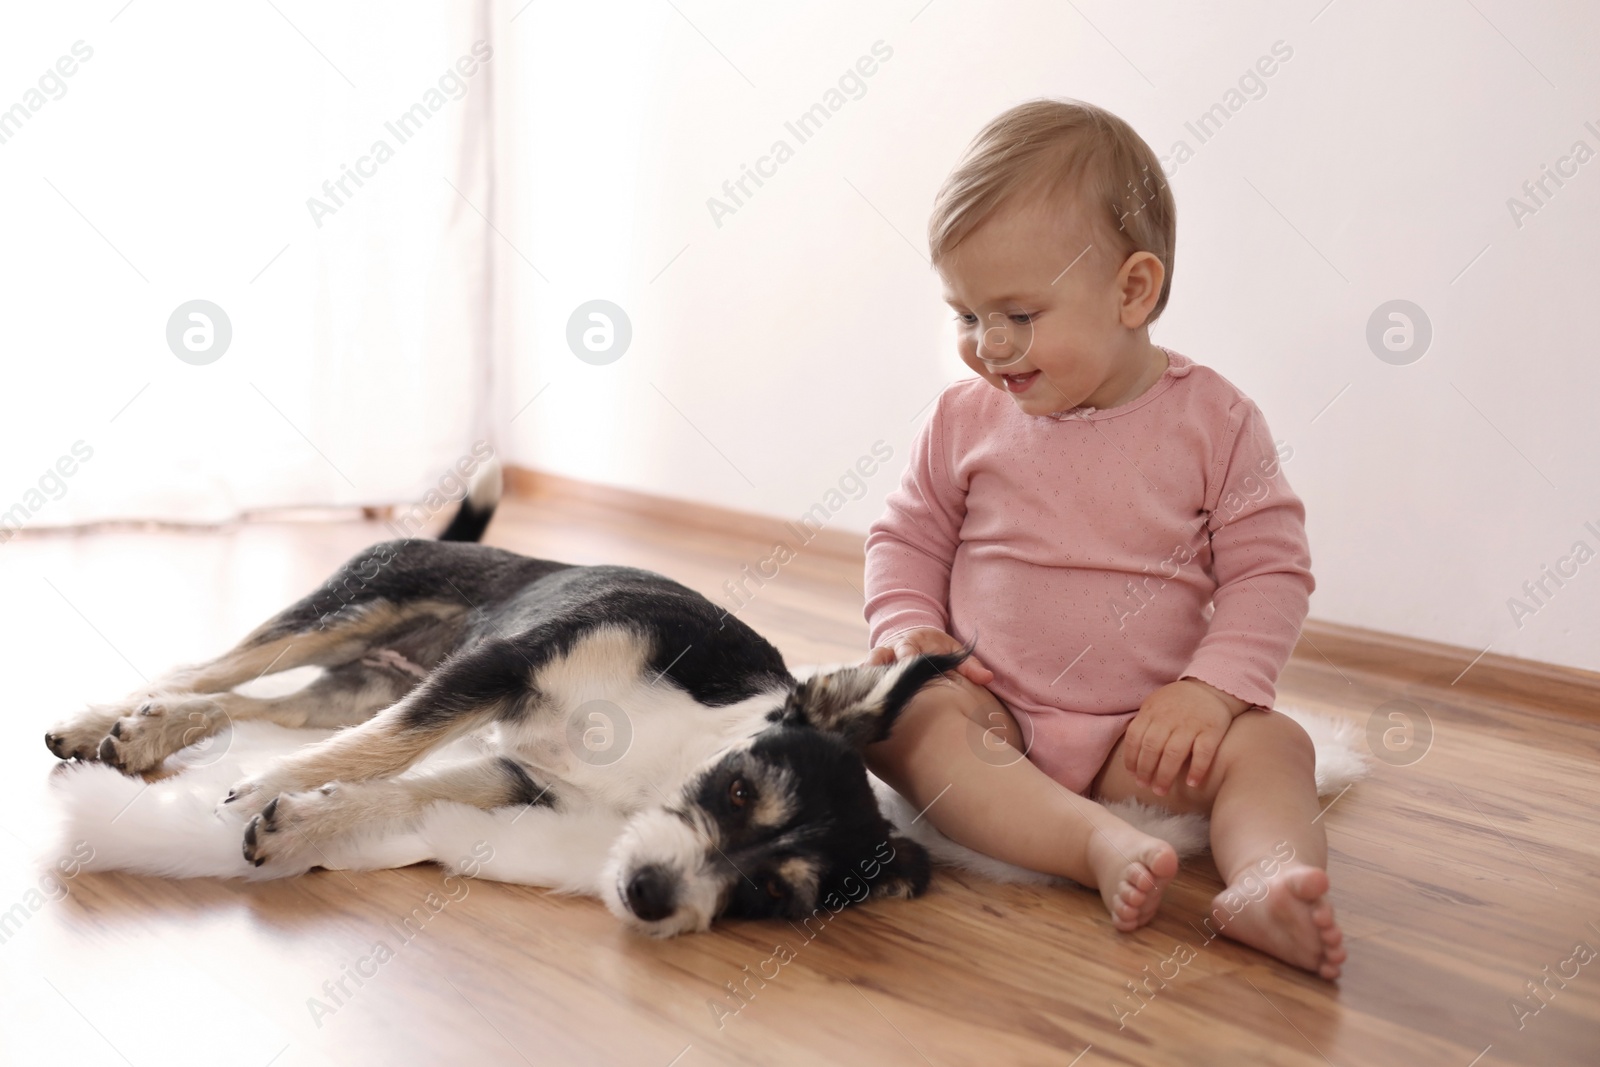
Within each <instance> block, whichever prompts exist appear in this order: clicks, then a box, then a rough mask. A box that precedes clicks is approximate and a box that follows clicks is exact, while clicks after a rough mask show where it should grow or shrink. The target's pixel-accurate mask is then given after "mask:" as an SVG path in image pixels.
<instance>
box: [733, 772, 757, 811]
mask: <svg viewBox="0 0 1600 1067" xmlns="http://www.w3.org/2000/svg"><path fill="white" fill-rule="evenodd" d="M751 795H752V794H751V792H750V786H749V784H748V783H746V782H745V780H744V779H743V778H735V779H734V780H733V781H731V782H729V783H728V803H729V804H732V805H733V806H734V807H736V808H739V809H743V808H744V806H745V805H746V804H748V803H750V797H751Z"/></svg>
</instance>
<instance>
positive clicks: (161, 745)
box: [96, 696, 228, 775]
mask: <svg viewBox="0 0 1600 1067" xmlns="http://www.w3.org/2000/svg"><path fill="white" fill-rule="evenodd" d="M226 725H228V716H227V714H226V713H225V712H224V711H223V710H222V707H221V706H220V705H219V704H218V703H217V702H216V701H215V700H213V699H211V698H209V697H201V696H168V697H159V696H158V697H152V698H151V699H149V700H146V701H143V702H142V703H140V704H139V706H138V707H137V708H135V709H133V711H132V713H131V714H128V715H124V716H122V717H121V718H119V719H118V720H117V721H116V722H114V723H112V725H111V728H110V729H109V730H108V731H106V735H105V736H104V737H103V738H101V740H100V744H99V748H98V750H97V752H96V755H97V756H98V758H99V759H100V761H101V762H102V763H106V764H109V765H111V766H113V767H115V768H116V769H117V770H119V771H121V772H122V773H123V774H128V775H141V774H148V773H149V772H151V771H154V770H156V769H157V768H159V767H160V766H161V764H162V763H163V762H164V761H165V760H166V758H167V757H168V756H170V755H172V754H173V753H174V752H178V751H181V750H182V749H185V748H188V747H189V746H190V745H193V744H196V743H199V742H203V741H206V740H208V739H209V738H211V737H212V736H213V735H214V734H215V733H216V732H217V731H218V730H220V729H221V728H222V727H224V726H226Z"/></svg>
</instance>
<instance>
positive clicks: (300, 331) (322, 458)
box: [0, 0, 498, 541]
mask: <svg viewBox="0 0 1600 1067" xmlns="http://www.w3.org/2000/svg"><path fill="white" fill-rule="evenodd" d="M490 7H491V4H490V0H474V2H468V3H451V4H437V3H421V2H413V3H397V4H385V5H383V6H381V7H379V6H378V5H321V4H316V3H312V2H310V0H272V2H270V3H268V2H261V3H248V4H206V3H173V2H169V0H163V2H162V3H147V2H138V0H135V2H133V3H127V2H126V0H108V2H106V3H100V4H84V5H78V4H73V5H45V4H30V5H7V7H6V10H5V11H4V13H3V14H0V70H4V71H6V72H7V77H6V78H5V79H4V80H3V82H0V204H4V205H5V210H4V212H3V214H0V387H3V392H0V395H3V406H0V541H3V540H5V539H7V537H8V533H7V531H8V530H9V529H12V528H15V527H17V526H19V525H20V526H25V527H30V528H31V527H41V526H58V525H64V524H73V523H82V522H91V521H97V520H106V519H121V518H153V519H165V520H176V521H202V522H203V521H218V520H225V519H228V518H231V517H234V516H236V515H238V514H240V513H243V512H246V511H252V510H255V509H265V508H279V507H291V506H338V505H354V504H376V503H387V502H400V501H409V500H414V499H418V498H420V497H421V496H422V495H423V494H424V493H425V492H426V490H427V489H428V487H429V486H431V485H436V484H438V482H439V480H440V477H441V475H442V474H443V473H444V471H445V470H446V468H448V467H449V466H451V465H452V464H453V463H454V462H455V461H456V460H457V459H460V458H463V457H469V456H470V455H471V449H472V444H473V442H474V441H476V440H481V439H483V438H485V437H487V436H488V431H489V427H488V418H489V415H488V411H489V408H488V401H489V389H490V382H489V373H490V366H491V360H490V358H489V352H488V346H489V342H490V338H489V337H488V334H487V330H488V323H489V321H490V319H489V316H488V315H487V314H486V311H487V309H488V307H489V302H490V300H491V299H492V296H493V286H492V272H491V271H490V269H489V264H490V262H491V252H492V249H491V248H490V246H489V242H490V241H492V240H494V239H495V237H494V231H493V230H492V229H491V227H490V224H489V222H488V221H486V220H489V219H493V218H495V203H494V195H493V181H492V176H491V167H492V161H493V152H492V148H493V146H492V144H491V143H490V142H491V131H492V129H493V114H494V99H495V93H494V90H493V83H494V78H495V72H496V67H495V64H496V62H497V61H498V60H497V57H496V52H495V49H494V41H493V33H492V30H491V27H490V22H489V11H490ZM196 300H204V301H208V302H210V303H211V304H213V305H215V306H216V307H218V308H220V309H221V310H222V312H223V313H224V314H225V315H226V317H227V320H228V323H229V324H230V326H231V334H232V336H231V340H230V341H229V343H228V346H227V348H226V350H225V351H222V353H221V355H220V356H217V357H216V358H215V359H214V360H212V361H210V362H204V360H206V359H207V358H209V357H211V356H214V355H215V353H216V352H217V351H218V350H219V349H218V347H217V339H218V338H219V337H220V335H221V323H220V321H219V320H218V318H217V316H215V315H209V314H208V315H206V317H204V318H190V317H188V316H186V315H183V316H180V322H179V324H178V325H179V330H178V333H179V335H180V339H179V345H178V347H179V349H180V350H181V352H182V353H183V354H184V356H185V357H186V358H180V356H179V354H175V353H174V351H173V349H172V347H171V346H169V340H168V332H169V330H168V326H169V319H171V318H172V316H173V314H174V312H175V311H178V310H179V309H180V307H182V306H184V305H186V304H188V303H189V302H191V301H196ZM202 314H205V311H204V310H203V311H202ZM208 320H209V321H208ZM208 329H209V330H210V331H211V332H210V342H209V343H210V347H209V349H208V348H207V347H206V344H207V331H208ZM185 334H187V338H186V340H187V345H188V346H192V348H191V347H186V345H185V338H184V336H183V335H185ZM196 349H197V350H196Z"/></svg>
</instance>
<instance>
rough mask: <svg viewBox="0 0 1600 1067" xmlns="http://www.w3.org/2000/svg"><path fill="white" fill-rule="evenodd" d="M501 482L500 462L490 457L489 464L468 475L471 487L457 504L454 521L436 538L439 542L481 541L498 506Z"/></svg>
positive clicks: (502, 477) (502, 478)
mask: <svg viewBox="0 0 1600 1067" xmlns="http://www.w3.org/2000/svg"><path fill="white" fill-rule="evenodd" d="M503 482H504V475H503V474H502V473H501V471H500V460H499V459H498V458H497V457H495V456H493V455H491V456H490V457H489V461H488V462H487V463H485V464H484V465H483V466H481V467H479V468H478V469H477V471H476V472H475V473H474V474H473V475H472V484H471V485H470V486H468V488H467V495H466V496H465V497H463V498H462V500H461V507H460V508H458V509H457V510H456V513H455V517H454V518H452V519H451V520H450V525H449V526H446V527H445V529H444V533H442V534H440V535H439V540H441V541H478V540H481V539H482V538H483V531H484V530H486V529H488V528H489V520H490V519H492V518H493V517H494V509H495V508H496V507H497V506H499V504H500V491H501V486H502V484H503Z"/></svg>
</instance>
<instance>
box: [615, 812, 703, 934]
mask: <svg viewBox="0 0 1600 1067" xmlns="http://www.w3.org/2000/svg"><path fill="white" fill-rule="evenodd" d="M715 855H716V846H715V845H714V844H713V843H712V842H711V841H710V840H709V839H708V838H707V837H706V836H705V835H704V834H703V833H702V832H701V831H699V830H697V829H695V828H694V827H692V826H691V825H689V823H688V822H685V821H684V820H683V819H682V818H680V817H679V816H677V815H674V814H673V813H671V812H668V811H662V810H655V811H647V812H642V813H640V814H639V815H637V816H635V817H634V819H633V821H632V822H630V823H629V824H628V826H627V828H626V829H625V830H624V831H623V832H622V836H621V837H619V838H618V839H617V843H616V845H615V846H613V848H612V850H611V858H610V860H609V861H608V862H607V863H606V869H605V872H604V873H603V874H602V875H601V879H600V885H601V894H602V896H604V898H605V902H606V907H608V908H610V909H611V913H612V914H613V915H615V916H617V918H619V919H622V920H623V921H624V922H626V923H628V924H629V925H630V926H632V927H634V928H635V929H637V930H640V931H641V932H643V933H647V934H650V935H652V936H655V937H671V936H673V935H674V934H681V933H687V932H688V931H691V930H707V929H710V927H711V920H713V919H715V918H716V917H717V912H718V911H719V910H720V908H721V905H722V901H723V898H724V896H725V895H726V891H727V888H728V887H727V885H726V884H725V883H726V878H725V877H724V876H723V874H722V873H721V872H720V871H719V869H718V866H719V865H717V864H714V863H712V862H711V859H710V857H712V856H715Z"/></svg>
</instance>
